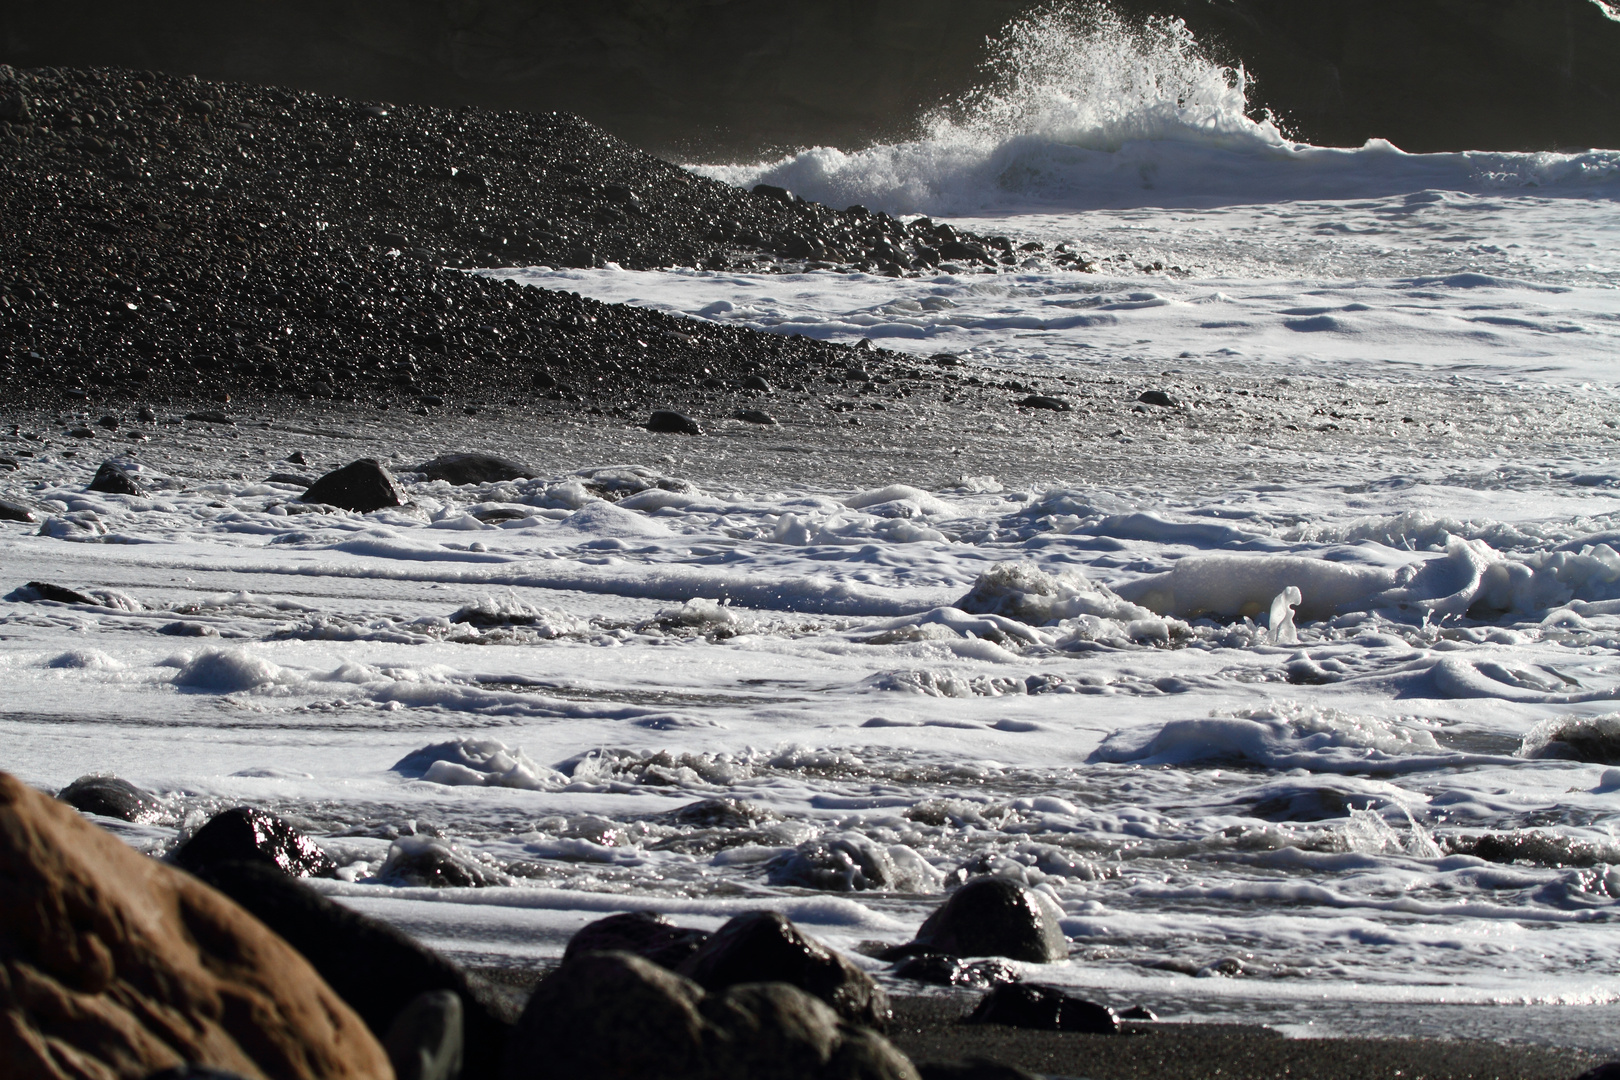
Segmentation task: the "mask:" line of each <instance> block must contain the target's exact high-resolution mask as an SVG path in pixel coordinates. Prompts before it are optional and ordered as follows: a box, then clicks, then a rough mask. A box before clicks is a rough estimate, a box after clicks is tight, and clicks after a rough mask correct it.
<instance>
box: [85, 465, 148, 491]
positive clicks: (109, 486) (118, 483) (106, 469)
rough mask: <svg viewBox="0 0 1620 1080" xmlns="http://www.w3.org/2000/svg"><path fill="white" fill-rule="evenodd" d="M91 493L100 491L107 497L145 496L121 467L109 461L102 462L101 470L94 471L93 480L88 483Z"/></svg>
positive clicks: (139, 486)
mask: <svg viewBox="0 0 1620 1080" xmlns="http://www.w3.org/2000/svg"><path fill="white" fill-rule="evenodd" d="M90 490H91V491H100V492H103V493H104V494H107V495H145V494H146V491H145V490H144V489H143V488H142V487H141V485H139V484H137V483H136V482H135V480H134V478H133V477H131V476H130V475H129V473H127V472H125V471H124V469H123V467H122V466H120V465H116V464H114V463H113V462H111V461H103V462H102V463H101V468H99V469H97V470H96V476H95V479H93V480H91V481H90Z"/></svg>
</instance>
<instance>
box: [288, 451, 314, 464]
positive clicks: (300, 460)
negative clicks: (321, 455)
mask: <svg viewBox="0 0 1620 1080" xmlns="http://www.w3.org/2000/svg"><path fill="white" fill-rule="evenodd" d="M287 464H289V465H308V464H309V458H307V457H305V456H304V452H303V451H302V450H294V451H293V452H292V453H290V454H288V455H287Z"/></svg>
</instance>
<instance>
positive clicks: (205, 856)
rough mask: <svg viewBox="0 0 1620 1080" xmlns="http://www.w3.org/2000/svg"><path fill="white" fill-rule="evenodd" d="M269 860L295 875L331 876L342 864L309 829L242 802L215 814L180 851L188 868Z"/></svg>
mask: <svg viewBox="0 0 1620 1080" xmlns="http://www.w3.org/2000/svg"><path fill="white" fill-rule="evenodd" d="M241 860H246V861H249V862H262V863H268V864H270V865H271V866H274V867H276V868H277V869H279V870H281V871H282V872H283V873H287V874H291V875H292V876H293V877H331V876H332V875H333V874H335V873H337V864H336V863H335V862H333V861H332V857H331V856H330V855H328V854H327V853H326V852H324V851H322V850H321V848H320V845H319V844H317V843H315V841H313V840H311V839H310V838H309V837H307V836H305V835H304V834H303V833H301V832H299V831H298V830H297V829H294V828H293V827H292V826H291V825H289V824H287V822H285V821H283V820H282V819H281V818H279V817H277V816H276V815H275V814H272V813H270V812H269V811H266V810H260V809H258V808H256V807H252V806H238V807H234V808H232V809H230V810H225V811H222V812H220V813H218V814H215V815H214V816H213V817H212V818H210V819H209V820H208V824H206V825H204V826H203V827H202V828H200V829H198V830H197V831H196V832H195V833H193V834H192V836H191V838H190V839H189V840H187V841H186V842H185V843H184V844H182V845H180V849H179V850H178V851H176V852H175V853H174V861H175V864H176V865H177V866H179V867H180V868H182V869H184V870H191V871H193V872H196V871H198V870H200V869H202V868H205V867H208V866H211V865H213V864H215V863H224V862H235V861H241Z"/></svg>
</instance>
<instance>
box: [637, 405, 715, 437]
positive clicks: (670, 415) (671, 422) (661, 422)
mask: <svg viewBox="0 0 1620 1080" xmlns="http://www.w3.org/2000/svg"><path fill="white" fill-rule="evenodd" d="M647 430H648V431H658V432H668V433H670V434H674V435H701V434H703V429H702V428H701V427H699V426H698V422H697V421H696V420H694V419H692V418H691V417H690V416H687V415H686V414H685V413H679V412H676V411H675V410H673V409H654V410H653V414H652V415H651V416H649V417H648V418H647Z"/></svg>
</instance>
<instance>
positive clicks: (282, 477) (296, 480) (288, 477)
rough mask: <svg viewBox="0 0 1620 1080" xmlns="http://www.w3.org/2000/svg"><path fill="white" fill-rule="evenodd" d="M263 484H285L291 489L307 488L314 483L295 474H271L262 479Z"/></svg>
mask: <svg viewBox="0 0 1620 1080" xmlns="http://www.w3.org/2000/svg"><path fill="white" fill-rule="evenodd" d="M264 482H265V483H267V484H287V485H290V486H292V487H301V488H307V487H309V486H310V485H311V484H313V483H314V482H315V481H313V480H311V479H310V478H309V477H307V476H299V475H298V474H297V473H287V472H273V473H271V474H270V475H269V476H267V477H265V478H264Z"/></svg>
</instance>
